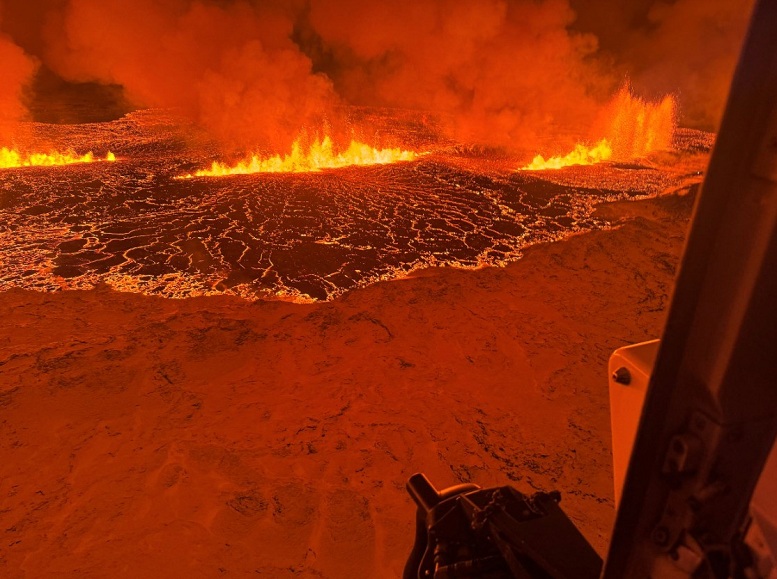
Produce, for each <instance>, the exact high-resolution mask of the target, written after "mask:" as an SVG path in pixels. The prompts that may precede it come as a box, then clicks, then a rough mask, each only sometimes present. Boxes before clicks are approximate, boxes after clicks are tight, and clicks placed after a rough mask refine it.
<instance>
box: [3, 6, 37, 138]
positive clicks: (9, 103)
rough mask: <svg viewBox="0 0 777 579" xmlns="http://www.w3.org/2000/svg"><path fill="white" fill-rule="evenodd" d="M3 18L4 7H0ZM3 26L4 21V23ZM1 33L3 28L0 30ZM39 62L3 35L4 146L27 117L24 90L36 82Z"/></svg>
mask: <svg viewBox="0 0 777 579" xmlns="http://www.w3.org/2000/svg"><path fill="white" fill-rule="evenodd" d="M0 15H2V4H0ZM0 25H2V21H0ZM0 30H1V29H0ZM35 67H36V63H35V60H34V59H32V58H31V57H30V56H29V55H27V54H26V53H25V52H24V50H22V48H20V47H19V46H18V45H17V44H16V43H15V42H14V41H13V40H11V38H10V37H8V36H6V35H5V34H3V33H2V32H0V70H2V81H1V82H0V147H2V146H4V145H8V144H10V143H9V141H10V140H11V139H12V138H13V136H14V135H13V133H14V129H15V127H16V124H17V123H18V122H19V121H20V120H22V119H23V118H25V116H26V114H27V109H26V107H25V106H24V102H23V92H24V88H25V86H26V85H27V84H29V82H30V81H31V80H32V76H33V73H34V72H35Z"/></svg>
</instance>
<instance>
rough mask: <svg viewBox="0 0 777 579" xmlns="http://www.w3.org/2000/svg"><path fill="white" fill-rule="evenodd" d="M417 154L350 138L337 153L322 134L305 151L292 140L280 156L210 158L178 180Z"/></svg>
mask: <svg viewBox="0 0 777 579" xmlns="http://www.w3.org/2000/svg"><path fill="white" fill-rule="evenodd" d="M418 155H419V153H415V152H413V151H405V150H402V149H399V148H396V149H375V148H373V147H370V146H369V145H365V144H364V143H360V142H358V141H351V144H350V146H349V147H348V148H347V149H346V150H344V151H342V152H339V153H337V152H335V150H334V145H333V143H332V139H331V138H329V137H324V139H323V140H322V141H318V140H317V141H315V142H314V143H313V144H312V145H310V147H309V148H308V149H307V150H305V149H303V147H302V145H301V144H300V142H299V141H295V142H294V144H293V145H292V147H291V153H289V154H288V155H285V156H283V157H282V156H281V155H275V156H273V157H264V158H263V157H261V156H259V155H250V156H248V157H246V158H245V159H243V160H242V161H239V162H238V163H236V164H235V165H227V164H226V163H221V162H218V161H214V162H213V164H212V165H211V166H210V169H202V170H199V171H195V172H194V173H193V174H188V175H182V176H181V177H179V179H191V178H193V177H224V176H227V175H248V174H251V173H310V172H315V171H321V170H322V169H338V168H341V167H349V166H352V165H385V164H387V163H397V162H400V161H412V160H413V159H415V158H416V157H417V156H418Z"/></svg>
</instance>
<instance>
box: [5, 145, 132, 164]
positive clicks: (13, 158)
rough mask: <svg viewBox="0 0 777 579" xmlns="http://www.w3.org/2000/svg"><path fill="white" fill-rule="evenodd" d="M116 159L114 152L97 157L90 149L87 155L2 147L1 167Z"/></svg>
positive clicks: (110, 160)
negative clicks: (26, 151)
mask: <svg viewBox="0 0 777 579" xmlns="http://www.w3.org/2000/svg"><path fill="white" fill-rule="evenodd" d="M115 160H116V156H115V155H114V154H113V153H110V152H109V153H108V154H107V155H105V157H103V158H99V157H95V156H94V153H92V152H91V151H89V152H88V153H86V154H85V155H78V154H77V153H76V152H75V151H65V152H59V151H51V152H49V153H21V152H19V151H17V150H16V149H8V148H7V147H2V148H0V169H15V168H18V167H54V166H58V165H73V164H76V163H95V162H97V161H109V162H113V161H115Z"/></svg>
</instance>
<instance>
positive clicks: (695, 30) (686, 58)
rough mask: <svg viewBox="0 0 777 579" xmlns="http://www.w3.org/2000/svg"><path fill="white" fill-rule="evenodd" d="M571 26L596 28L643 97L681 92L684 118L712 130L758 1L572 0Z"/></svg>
mask: <svg viewBox="0 0 777 579" xmlns="http://www.w3.org/2000/svg"><path fill="white" fill-rule="evenodd" d="M570 1H571V3H572V6H573V8H574V9H575V11H576V12H577V14H578V19H577V21H576V23H575V24H574V27H575V28H577V29H580V30H585V31H589V32H591V33H593V34H595V35H596V36H597V37H598V38H599V40H600V46H601V49H602V50H601V51H600V55H599V57H600V58H601V59H606V58H607V59H610V60H611V61H612V62H613V65H614V66H615V67H617V69H618V70H620V71H621V72H622V73H623V74H624V75H628V77H629V78H630V80H631V82H632V85H633V86H634V88H635V90H636V91H637V92H639V93H641V94H643V95H645V96H649V97H652V98H656V97H658V96H659V95H662V94H667V93H673V94H676V95H677V96H678V98H679V101H680V106H681V124H683V125H684V126H692V127H696V128H703V129H708V130H714V129H715V128H716V127H717V125H718V122H719V120H720V116H721V114H722V112H723V106H724V104H725V99H726V96H727V94H728V89H729V85H730V83H731V76H732V74H733V71H734V66H735V65H736V61H737V58H738V56H739V51H740V48H741V43H742V39H743V37H744V33H745V29H746V27H747V23H748V20H749V16H750V12H751V10H752V6H753V3H754V0H739V1H736V2H732V1H731V0H675V1H670V0H634V1H630V2H622V1H621V0H570Z"/></svg>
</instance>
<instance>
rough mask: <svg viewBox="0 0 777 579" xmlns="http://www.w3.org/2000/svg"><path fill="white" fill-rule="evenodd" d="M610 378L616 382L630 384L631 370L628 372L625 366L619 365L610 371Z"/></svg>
mask: <svg viewBox="0 0 777 579" xmlns="http://www.w3.org/2000/svg"><path fill="white" fill-rule="evenodd" d="M612 379H613V381H615V382H617V383H618V384H623V385H625V386H628V385H629V384H631V372H629V369H628V368H626V367H625V366H621V367H620V368H618V369H617V370H615V372H613V373H612Z"/></svg>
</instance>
